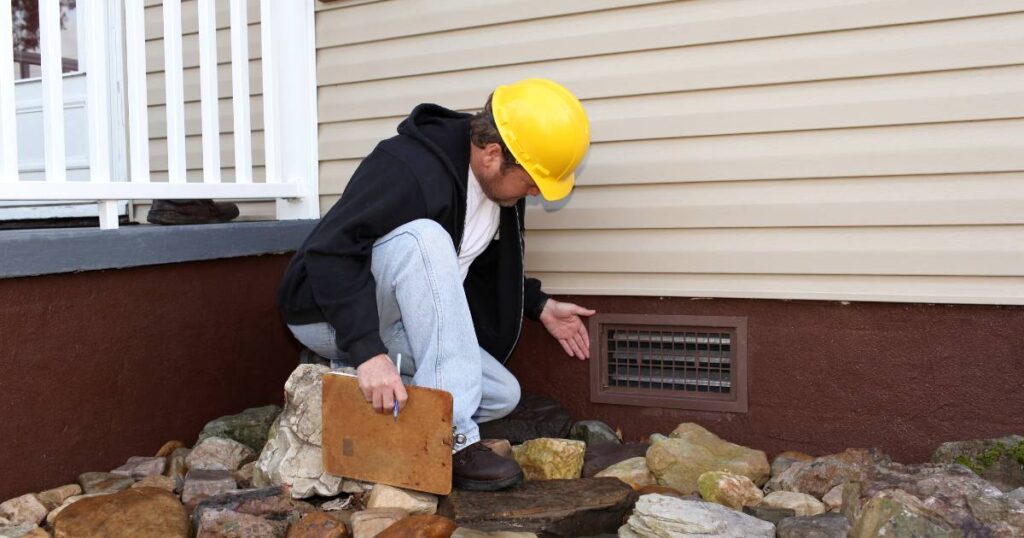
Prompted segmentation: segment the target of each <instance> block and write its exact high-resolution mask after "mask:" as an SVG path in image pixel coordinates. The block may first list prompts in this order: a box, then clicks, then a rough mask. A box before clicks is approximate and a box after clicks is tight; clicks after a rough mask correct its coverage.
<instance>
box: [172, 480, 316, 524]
mask: <svg viewBox="0 0 1024 538" xmlns="http://www.w3.org/2000/svg"><path fill="white" fill-rule="evenodd" d="M315 511H316V508H315V507H314V506H313V505H311V504H309V503H307V502H304V501H299V500H296V499H293V498H291V496H290V495H288V494H287V492H286V491H285V488H282V487H280V486H274V487H269V488H259V489H246V490H234V491H228V492H226V493H221V494H220V495H216V496H214V497H210V498H208V499H206V500H204V501H203V502H201V503H199V505H198V506H196V509H195V512H193V514H192V519H193V523H198V522H199V520H200V519H201V518H202V517H203V514H204V513H206V512H235V513H239V514H249V515H253V516H258V517H262V518H265V519H272V520H274V521H285V522H286V523H288V524H293V523H298V522H299V520H301V519H302V517H303V516H305V515H306V514H309V513H312V512H315Z"/></svg>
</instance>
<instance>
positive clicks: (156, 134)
mask: <svg viewBox="0 0 1024 538" xmlns="http://www.w3.org/2000/svg"><path fill="white" fill-rule="evenodd" d="M249 107H250V110H249V119H250V126H251V128H252V130H253V131H261V130H263V97H262V96H259V95H256V96H253V97H252V98H251V99H250V100H249ZM217 111H218V113H219V114H218V116H219V119H220V132H221V133H231V132H234V129H235V124H234V121H233V120H234V110H233V108H232V104H231V99H230V98H226V99H220V100H219V101H218V103H217ZM148 113H149V137H150V138H151V139H153V138H164V137H166V136H167V107H166V105H156V106H151V107H149V108H148ZM202 130H203V125H202V105H201V104H200V103H199V102H198V101H192V102H189V103H185V134H186V135H199V134H202Z"/></svg>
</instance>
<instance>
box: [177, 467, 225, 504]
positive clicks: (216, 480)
mask: <svg viewBox="0 0 1024 538" xmlns="http://www.w3.org/2000/svg"><path fill="white" fill-rule="evenodd" d="M236 486H237V484H236V483H235V477H234V476H232V475H231V471H225V470H223V469H219V470H205V469H192V470H190V471H189V472H188V474H187V475H185V483H184V485H183V486H182V488H181V502H183V503H185V505H186V506H187V507H189V508H190V509H192V508H195V507H196V505H198V504H199V503H200V502H202V501H203V500H205V499H207V498H209V497H213V496H214V495H220V494H221V493H224V492H226V491H229V490H232V489H235V487H236ZM190 511H191V510H190Z"/></svg>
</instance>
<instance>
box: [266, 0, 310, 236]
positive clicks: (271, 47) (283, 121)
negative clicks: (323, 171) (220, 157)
mask: <svg viewBox="0 0 1024 538" xmlns="http://www.w3.org/2000/svg"><path fill="white" fill-rule="evenodd" d="M260 25H261V36H262V46H263V118H264V119H263V122H264V131H265V134H264V137H265V146H266V152H267V155H266V166H267V183H275V182H284V183H294V184H296V185H297V186H298V187H299V193H300V194H299V196H298V197H297V198H289V199H278V200H277V218H278V219H281V220H286V219H316V218H320V188H319V180H318V177H319V163H318V153H319V152H318V149H317V113H316V97H317V90H316V43H315V41H314V24H313V0H296V1H292V2H278V1H274V0H262V2H261V12H260Z"/></svg>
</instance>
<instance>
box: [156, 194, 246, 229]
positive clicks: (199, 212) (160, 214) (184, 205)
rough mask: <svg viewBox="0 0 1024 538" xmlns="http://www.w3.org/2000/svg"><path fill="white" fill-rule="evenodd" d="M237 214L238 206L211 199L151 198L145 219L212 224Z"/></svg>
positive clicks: (158, 221)
mask: <svg viewBox="0 0 1024 538" xmlns="http://www.w3.org/2000/svg"><path fill="white" fill-rule="evenodd" d="M237 216H238V206H237V205H235V204H232V203H230V202H214V201H213V200H153V205H152V206H150V208H149V214H148V215H146V220H147V221H148V222H150V223H151V224H212V223H217V222H228V221H230V220H231V219H234V218H235V217H237Z"/></svg>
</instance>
